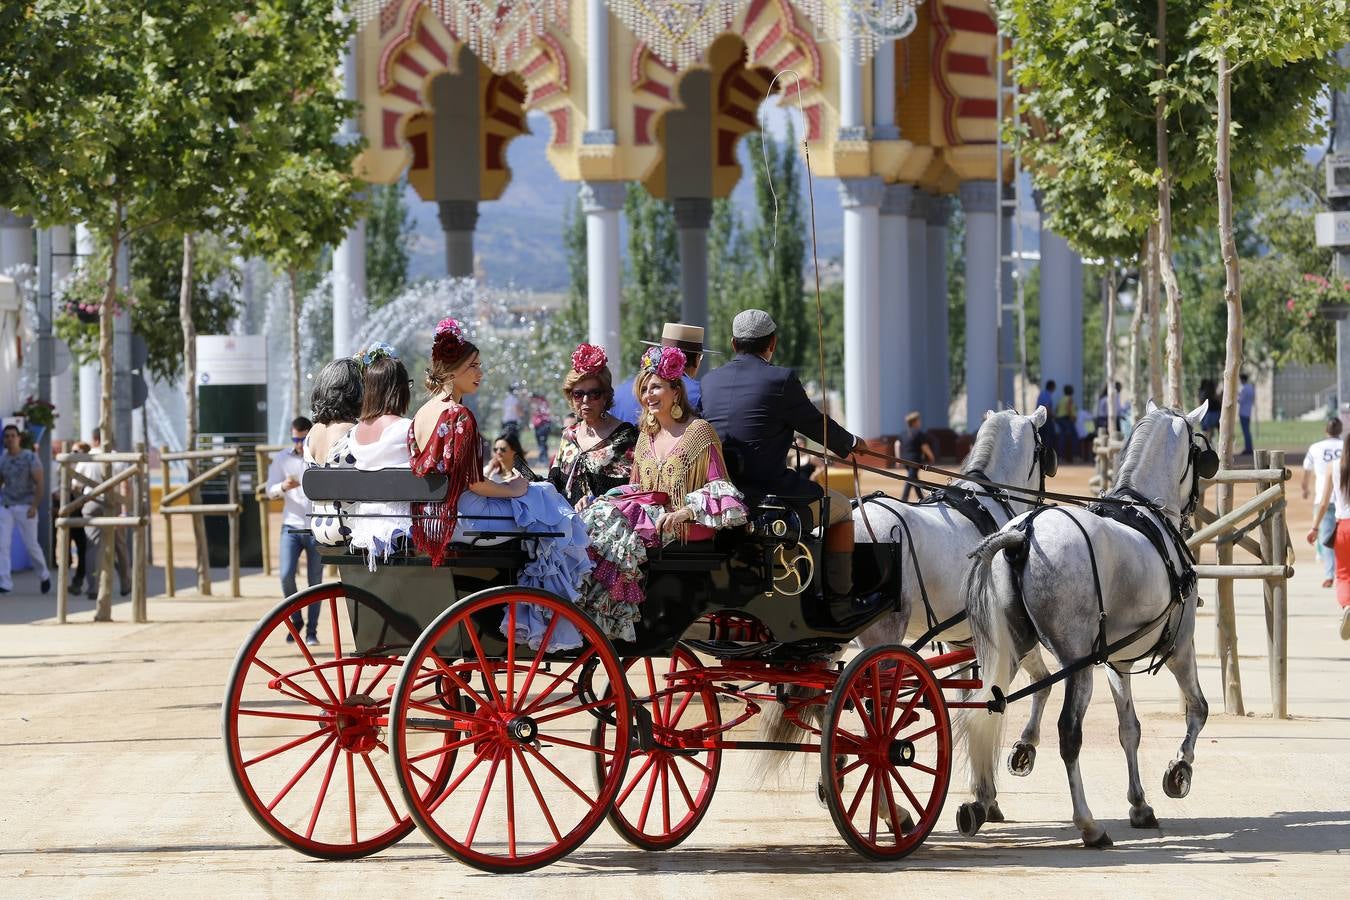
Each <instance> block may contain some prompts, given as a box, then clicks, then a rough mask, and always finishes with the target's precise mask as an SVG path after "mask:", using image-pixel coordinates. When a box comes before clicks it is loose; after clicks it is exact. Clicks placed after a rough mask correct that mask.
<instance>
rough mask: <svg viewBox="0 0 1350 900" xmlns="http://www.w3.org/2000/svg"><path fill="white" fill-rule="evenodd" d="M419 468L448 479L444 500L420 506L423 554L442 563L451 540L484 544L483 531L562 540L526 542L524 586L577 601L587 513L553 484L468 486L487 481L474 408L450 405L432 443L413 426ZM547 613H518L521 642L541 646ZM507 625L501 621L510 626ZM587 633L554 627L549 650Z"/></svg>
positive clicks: (416, 509) (585, 560)
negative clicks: (483, 492) (498, 490)
mask: <svg viewBox="0 0 1350 900" xmlns="http://www.w3.org/2000/svg"><path fill="white" fill-rule="evenodd" d="M408 451H409V455H410V456H411V458H412V470H413V471H414V472H416V473H417V474H418V475H421V476H423V477H426V476H427V475H431V474H433V473H438V474H441V475H445V476H446V477H447V479H448V480H449V484H448V486H447V490H446V495H445V500H444V501H443V502H439V503H421V504H414V506H413V509H412V540H413V545H414V546H415V547H416V548H417V549H418V551H419V552H421V553H425V554H426V555H427V556H429V557H431V563H432V565H437V566H438V565H440V564H441V562H442V561H443V560H444V559H445V557H446V555H447V554H448V552H449V550H450V546H451V544H462V545H473V544H475V543H482V541H481V539H479V538H476V537H475V533H476V532H508V531H518V532H536V533H551V534H558V535H561V536H560V537H531V538H527V539H526V540H525V541H524V542H523V544H524V547H525V550H526V552H527V553H528V554H529V557H530V558H529V561H528V562H527V563H526V564H525V566H524V567H522V568H521V570H520V573H519V576H518V577H519V583H520V584H521V585H522V586H525V587H534V588H539V589H542V590H546V591H549V592H551V593H553V594H556V595H558V596H559V597H563V598H566V599H567V600H570V601H572V602H576V601H577V600H578V599H579V598H580V595H581V585H582V582H583V581H584V580H585V578H586V576H587V575H588V574H589V573H590V571H591V569H592V567H593V565H594V564H593V563H592V561H591V558H590V556H589V554H588V553H587V548H588V546H589V543H590V541H589V539H588V538H587V535H586V527H585V525H583V524H582V521H581V516H579V515H578V514H577V512H576V511H575V510H574V509H572V507H571V505H570V504H568V502H567V501H566V500H565V499H563V497H562V495H561V494H559V493H558V492H557V490H555V489H554V487H553V486H552V485H551V484H548V483H545V482H533V483H531V484H530V485H529V487H528V489H527V490H526V492H525V493H524V494H523V495H521V496H520V497H512V498H506V497H483V496H480V495H478V494H475V493H473V492H471V491H470V490H469V489H468V488H469V485H470V484H472V483H474V482H477V481H481V480H482V472H483V460H482V441H481V440H480V439H479V436H478V423H477V421H476V420H475V419H474V416H473V413H472V412H471V411H470V410H469V409H468V408H467V407H464V406H451V407H448V408H447V409H446V410H445V411H444V412H442V413H441V415H440V418H439V419H438V420H437V422H436V427H435V428H434V429H433V430H432V437H431V440H430V441H428V442H427V446H425V447H418V445H417V436H416V432H415V431H414V429H412V428H410V429H408ZM549 618H550V617H549V615H548V611H547V610H543V609H539V608H538V607H533V606H532V607H530V608H529V614H528V615H525V616H519V615H518V616H517V621H516V635H515V639H516V643H518V644H525V645H527V646H529V647H530V648H531V649H535V650H537V649H538V648H539V645H540V643H541V641H542V640H543V635H544V632H545V631H546V630H547V629H548V623H549ZM505 627H506V623H505V622H503V623H502V628H503V631H504V630H505ZM581 644H582V640H581V635H580V634H579V633H577V631H576V629H575V628H573V627H572V626H571V625H570V624H565V623H564V624H562V625H560V626H559V627H557V628H555V629H554V631H553V636H552V638H551V640H550V641H549V646H548V647H547V648H546V649H548V650H550V651H555V650H570V649H574V648H576V647H579V646H581Z"/></svg>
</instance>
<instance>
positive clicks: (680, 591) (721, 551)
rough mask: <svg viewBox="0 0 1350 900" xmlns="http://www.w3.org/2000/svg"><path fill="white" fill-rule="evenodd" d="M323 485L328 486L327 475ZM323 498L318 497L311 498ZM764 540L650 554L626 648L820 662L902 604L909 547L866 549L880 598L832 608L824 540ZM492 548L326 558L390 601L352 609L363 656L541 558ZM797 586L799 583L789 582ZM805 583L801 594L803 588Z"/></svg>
mask: <svg viewBox="0 0 1350 900" xmlns="http://www.w3.org/2000/svg"><path fill="white" fill-rule="evenodd" d="M316 475H317V476H318V477H316ZM304 486H305V490H306V493H307V494H309V495H310V496H311V498H312V499H316V500H331V499H344V500H352V499H356V500H385V501H390V500H409V501H413V502H430V501H434V500H435V499H436V498H437V497H438V496H444V481H443V479H440V480H439V482H438V480H437V479H434V478H433V479H424V478H419V477H418V476H415V475H413V474H412V473H411V472H408V471H407V470H396V471H385V472H356V471H354V470H350V469H345V470H343V469H328V470H324V469H311V470H309V471H308V472H306V473H305V485H304ZM311 489H312V490H313V493H311ZM763 531H764V530H762V529H756V530H747V529H728V530H726V531H723V532H720V533H719V534H718V535H717V538H716V540H714V541H707V542H696V543H689V544H682V543H673V544H669V545H666V546H665V547H662V548H655V549H653V550H651V551H649V555H648V563H647V577H646V594H647V596H646V600H645V601H644V602H643V603H642V605H641V613H642V618H641V620H640V621H639V622H638V623H636V625H635V630H636V632H637V638H636V640H635V641H633V642H631V643H630V642H627V641H615V642H614V645H615V650H616V651H617V652H618V654H619V655H620V656H621V657H628V656H653V657H665V656H669V655H670V654H671V652H672V650H673V649H674V647H675V645H676V643H677V642H679V641H680V640H682V639H696V640H703V641H707V642H710V643H715V644H718V645H725V646H727V647H728V648H731V647H732V646H733V645H734V646H737V647H739V646H743V645H747V644H761V645H765V646H772V647H774V648H776V650H777V652H778V653H781V654H782V655H787V656H793V655H811V654H814V653H818V652H821V651H823V650H826V649H828V648H830V647H833V646H838V645H841V644H843V643H845V642H847V641H849V640H851V639H852V638H853V637H855V636H856V635H857V634H859V633H861V632H862V631H863V630H864V629H865V628H866V627H867V626H868V625H870V624H871V623H872V622H873V621H875V620H876V619H877V618H879V617H880V616H882V615H884V614H886V613H888V612H890V611H892V610H894V609H895V608H896V604H897V603H898V599H899V585H898V575H897V573H898V572H899V557H898V545H893V544H866V545H858V547H857V548H856V549H855V551H854V584H855V587H856V588H857V592H858V593H860V594H863V593H865V594H867V595H869V598H870V599H869V603H868V604H867V605H866V606H865V607H863V608H861V609H856V608H852V607H849V606H848V604H842V605H841V604H840V602H839V601H838V600H836V601H835V602H833V603H831V602H830V601H829V600H827V599H826V598H825V596H824V594H823V591H822V587H821V583H820V577H819V572H820V568H821V567H820V565H819V562H818V561H819V560H821V559H822V547H821V543H820V541H819V539H817V538H814V537H811V536H809V535H799V534H797V533H792V534H789V535H782V536H774V535H772V534H764V533H762V532H763ZM471 536H472V537H474V538H475V540H477V541H479V542H480V543H477V544H455V545H452V546H451V547H450V549H449V551H448V553H447V555H446V557H445V558H444V559H443V560H442V562H441V565H439V566H435V567H433V566H432V565H431V561H430V560H429V559H428V558H427V557H425V556H419V555H417V554H415V553H414V552H412V551H411V550H410V549H405V550H403V551H400V552H397V553H394V554H392V555H391V556H390V557H389V558H388V559H385V560H381V561H378V563H377V567H376V568H375V569H374V570H373V571H372V570H371V569H369V568H368V566H367V561H366V558H365V556H364V555H362V554H353V553H351V552H349V551H348V550H347V549H345V548H336V547H335V548H328V549H325V550H324V558H325V561H326V562H328V563H331V564H336V565H337V566H338V569H339V572H340V573H341V578H342V581H343V582H344V583H346V584H350V585H352V586H354V587H358V588H361V589H363V590H365V591H367V592H368V593H369V594H371V595H373V596H374V597H376V598H378V599H379V602H378V603H371V602H369V601H365V602H361V603H357V602H355V601H352V600H349V601H348V612H349V615H350V618H351V626H352V633H353V635H354V636H355V640H356V642H357V647H358V650H359V651H360V652H362V653H365V654H368V655H389V656H394V655H401V654H403V653H405V652H406V651H407V649H408V647H410V646H411V645H412V642H413V641H414V640H415V639H416V638H417V636H418V635H419V634H420V633H421V632H422V631H423V630H424V629H425V628H426V627H427V626H428V625H430V624H431V623H432V621H433V620H434V619H435V618H436V617H437V616H438V615H440V614H441V613H442V612H443V611H444V610H446V609H448V608H449V607H450V606H451V605H452V604H454V603H455V601H456V600H458V599H461V598H463V597H467V596H469V595H470V594H473V593H476V592H478V591H481V590H485V589H487V588H494V587H508V586H511V585H515V584H518V583H519V573H520V570H521V568H523V567H524V565H525V564H526V562H528V560H529V556H528V550H527V548H526V543H527V541H528V538H520V537H509V538H508V537H504V535H502V534H493V533H486V532H485V533H479V534H477V535H471ZM794 549H795V551H796V552H797V553H800V552H802V551H806V552H807V553H809V554H810V557H811V558H812V559H813V560H815V561H817V562H816V564H815V565H814V566H812V567H811V568H812V573H813V574H812V575H811V577H810V580H809V582H807V583H805V584H804V585H803V589H802V590H801V591H800V592H798V593H795V594H790V593H784V592H782V591H780V590H778V589H777V587H776V586H775V577H779V576H781V575H782V574H783V563H782V561H781V558H780V557H779V556H778V554H779V552H780V550H788V551H792V550H794ZM788 580H789V581H791V579H788ZM795 586H796V585H795V584H794V585H793V587H794V588H795ZM477 625H478V637H479V639H480V641H481V645H482V647H483V650H484V652H486V653H488V654H490V655H504V654H505V652H506V647H505V641H504V640H503V637H502V627H501V626H502V623H501V622H489V621H479V622H477ZM452 643H453V644H455V646H451V645H449V644H447V643H443V644H441V645H439V646H438V650H439V651H440V652H441V653H442V654H444V655H446V656H447V657H451V658H457V657H462V656H464V655H465V654H466V652H468V641H467V639H466V638H465V637H463V636H461V637H459V638H458V639H457V640H456V641H453V642H452Z"/></svg>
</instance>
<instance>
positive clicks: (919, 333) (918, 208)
mask: <svg viewBox="0 0 1350 900" xmlns="http://www.w3.org/2000/svg"><path fill="white" fill-rule="evenodd" d="M905 238H906V241H907V246H906V248H905V291H906V293H907V294H908V299H909V328H910V333H911V334H912V335H913V337H911V338H910V348H911V350H910V357H909V378H910V381H911V382H912V383H913V385H914V388H913V390H912V391H911V392H910V398H911V401H910V402H911V408H912V409H914V410H915V411H917V412H918V413H919V414H920V415H921V416H923V421H924V424H925V425H931V424H933V420H932V409H931V406H932V404H931V402H930V400H931V397H932V395H933V387H934V382H935V381H936V380H937V379H936V378H935V377H934V372H933V367H932V359H933V351H932V343H933V324H932V321H931V318H930V315H929V312H930V311H929V309H928V193H927V192H926V191H921V190H919V189H917V188H916V189H915V190H914V192H913V193H912V194H911V195H910V201H909V211H908V214H907V217H906V219H905Z"/></svg>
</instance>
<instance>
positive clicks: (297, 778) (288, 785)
mask: <svg viewBox="0 0 1350 900" xmlns="http://www.w3.org/2000/svg"><path fill="white" fill-rule="evenodd" d="M336 740H337V735H334V734H330V735H329V736H328V740H326V741H324V742H323V743H322V744H320V745H319V749H318V750H315V751H314V755H312V756H311V757H310V758H309V759H307V760H305V764H304V765H303V766H301V767H300V770H299V771H297V772H296V773H295V774H294V775H292V776H291V780H290V781H288V782H286V784H285V785H284V786H283V787H282V788H281V791H280V792H279V793H278V794H277V795H276V796H275V797H273V798H272V802H271V803H269V804H267V811H268V812H271V811H272V810H274V809H276V808H277V804H278V803H280V802H281V801H282V800H283V799H285V797H286V795H287V794H289V793H290V792H291V788H293V787H295V785H296V783H297V782H299V781H300V779H301V778H303V777H305V773H306V772H308V771H309V770H310V768H312V767H313V765H314V762H315V760H317V759H318V758H319V757H320V756H322V755H323V752H324V751H325V750H327V749H328V747H329V745H330V744H332V743H333V742H334V741H336Z"/></svg>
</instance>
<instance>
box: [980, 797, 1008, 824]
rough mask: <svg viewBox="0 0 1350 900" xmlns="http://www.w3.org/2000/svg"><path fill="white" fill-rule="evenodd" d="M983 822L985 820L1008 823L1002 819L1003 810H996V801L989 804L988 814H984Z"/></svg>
mask: <svg viewBox="0 0 1350 900" xmlns="http://www.w3.org/2000/svg"><path fill="white" fill-rule="evenodd" d="M984 820H985V821H986V822H1006V821H1008V820H1007V819H1005V818H1003V810H1001V809H999V808H998V801H997V800H995V801H994V802H993V803H991V804H989V812H987V813H985V816H984Z"/></svg>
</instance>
